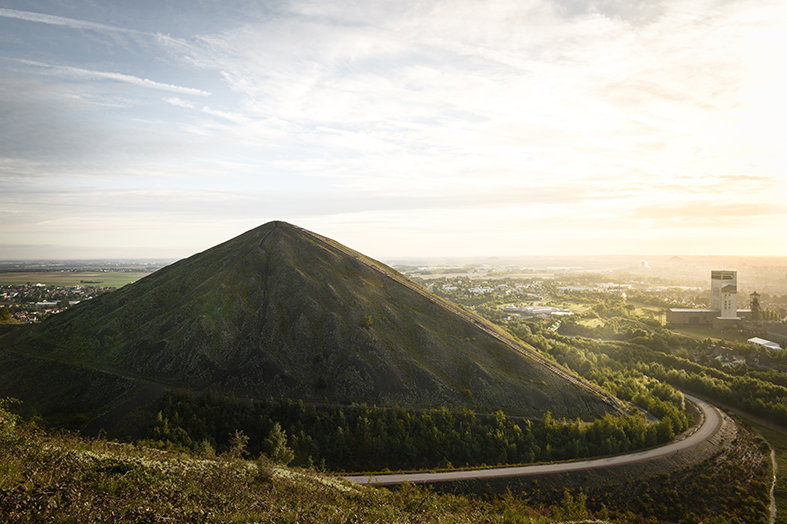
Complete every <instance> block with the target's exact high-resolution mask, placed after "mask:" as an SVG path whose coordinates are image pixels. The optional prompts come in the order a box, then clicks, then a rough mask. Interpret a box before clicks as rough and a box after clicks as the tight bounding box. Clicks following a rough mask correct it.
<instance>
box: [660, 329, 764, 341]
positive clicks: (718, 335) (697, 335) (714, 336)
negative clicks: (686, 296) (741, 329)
mask: <svg viewBox="0 0 787 524" xmlns="http://www.w3.org/2000/svg"><path fill="white" fill-rule="evenodd" d="M667 329H669V330H670V331H672V332H673V333H677V334H679V335H683V336H686V337H689V338H693V339H695V340H705V339H706V338H710V339H711V340H714V341H718V340H731V341H734V342H746V341H747V340H748V339H749V338H750V336H749V335H744V334H743V333H733V332H730V331H719V330H718V329H713V328H712V327H706V326H701V327H700V326H696V327H695V326H667Z"/></svg>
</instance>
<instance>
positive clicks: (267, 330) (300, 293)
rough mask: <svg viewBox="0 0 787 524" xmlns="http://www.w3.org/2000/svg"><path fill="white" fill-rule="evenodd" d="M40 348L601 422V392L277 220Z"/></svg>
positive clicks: (281, 389) (198, 382) (163, 369)
mask: <svg viewBox="0 0 787 524" xmlns="http://www.w3.org/2000/svg"><path fill="white" fill-rule="evenodd" d="M28 347H29V348H31V349H32V350H33V351H35V352H37V353H39V354H44V355H46V356H48V357H50V358H55V359H59V360H64V361H71V362H79V363H87V364H88V365H89V366H91V367H96V368H100V369H102V370H112V371H113V372H114V373H119V374H121V375H123V376H128V377H142V378H145V379H147V380H153V381H159V382H162V383H165V384H171V385H173V386H180V387H185V388H189V389H193V390H202V389H204V388H207V387H210V388H213V389H215V390H219V391H224V392H228V393H233V394H236V395H248V396H251V397H258V398H259V397H267V396H271V395H272V396H275V397H278V396H285V397H289V398H299V399H304V400H314V401H324V400H327V401H329V402H348V401H349V402H358V403H362V402H367V403H375V404H378V405H395V404H399V405H403V406H412V407H441V406H447V407H457V408H458V407H469V408H473V409H478V408H481V409H504V410H506V411H508V412H511V413H516V414H539V413H543V412H544V411H546V410H550V411H551V412H552V413H553V414H554V415H555V416H558V417H564V416H565V417H576V416H583V417H584V416H590V417H594V416H598V415H601V414H603V413H605V412H614V411H615V410H616V409H617V408H616V406H614V405H613V404H611V403H609V402H607V401H606V400H605V399H604V398H603V396H602V395H600V394H599V393H598V392H597V391H592V390H591V388H590V387H589V386H587V385H585V384H583V383H581V382H580V381H579V380H577V379H576V378H574V377H571V376H569V375H568V374H567V373H566V372H565V371H564V370H561V369H560V368H559V367H557V366H555V365H554V364H551V363H548V362H546V361H545V360H544V359H543V358H541V357H540V356H538V355H537V354H536V353H535V352H531V351H530V350H529V349H528V348H526V347H523V346H521V345H518V344H517V343H515V342H513V340H511V339H510V338H509V337H506V336H505V335H502V334H501V333H499V332H497V331H496V330H495V329H494V328H493V327H492V326H490V325H487V324H486V323H485V321H482V320H481V319H480V318H478V317H475V316H474V315H472V314H471V313H468V312H465V311H463V310H461V308H458V307H456V306H455V305H453V304H450V303H448V302H446V301H445V300H443V299H441V298H439V297H437V296H435V295H433V294H431V293H429V292H428V291H426V290H425V289H424V288H422V287H420V286H418V285H416V284H413V283H412V282H410V281H409V280H407V279H406V278H404V277H403V276H401V275H400V274H398V273H397V272H396V271H394V270H393V269H391V268H389V267H387V266H385V265H384V264H382V263H380V262H377V261H375V260H372V259H370V258H368V257H365V256H364V255H362V254H360V253H357V252H355V251H353V250H352V249H350V248H347V247H346V246H343V245H341V244H339V243H338V242H335V241H333V240H331V239H329V238H327V237H323V236H321V235H319V234H316V233H312V232H311V231H307V230H305V229H302V228H300V227H298V226H295V225H293V224H289V223H287V222H281V221H273V222H268V223H266V224H263V225H261V226H259V227H257V228H254V229H252V230H250V231H247V232H246V233H243V234H241V235H239V236H237V237H235V238H233V239H231V240H228V241H227V242H224V243H222V244H219V245H217V246H215V247H213V248H210V249H208V250H206V251H204V252H202V253H198V254H196V255H194V256H192V257H190V258H187V259H184V260H181V261H179V262H177V263H175V264H172V265H171V266H167V267H165V268H163V269H161V270H159V271H157V272H156V273H153V274H151V275H149V276H148V277H146V278H143V279H141V280H139V281H138V282H136V283H135V284H133V285H129V286H126V287H124V288H121V289H120V290H118V291H116V292H113V293H109V294H106V295H103V296H101V297H99V298H97V299H94V300H91V301H89V302H86V303H83V304H79V305H78V306H76V307H74V308H71V309H70V310H68V311H66V312H64V313H62V314H60V315H57V316H55V317H52V319H51V320H49V321H48V322H45V323H43V324H41V325H39V326H36V327H35V328H33V330H32V332H31V336H30V337H29V338H28Z"/></svg>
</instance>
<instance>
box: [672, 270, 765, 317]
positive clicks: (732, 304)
mask: <svg viewBox="0 0 787 524" xmlns="http://www.w3.org/2000/svg"><path fill="white" fill-rule="evenodd" d="M710 289H711V299H710V304H711V307H710V309H682V308H670V309H668V310H667V323H668V324H676V325H689V326H703V325H704V326H711V325H712V326H713V327H714V328H716V329H738V328H739V327H740V321H741V320H742V319H744V318H749V317H751V310H750V309H738V272H737V271H729V270H720V271H711V277H710Z"/></svg>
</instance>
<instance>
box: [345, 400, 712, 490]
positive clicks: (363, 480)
mask: <svg viewBox="0 0 787 524" xmlns="http://www.w3.org/2000/svg"><path fill="white" fill-rule="evenodd" d="M685 397H686V399H688V400H690V401H692V402H694V403H695V404H697V405H698V406H699V407H700V409H701V410H702V412H703V415H704V421H703V424H702V426H700V427H699V428H698V429H696V430H695V431H694V432H693V433H691V434H690V435H681V437H683V438H680V439H679V440H676V441H674V442H672V443H671V444H668V445H666V446H662V447H659V448H654V449H649V450H646V451H639V452H637V453H631V454H628V455H617V456H614V457H605V458H600V459H594V460H584V461H581V462H563V463H559V464H541V465H535V466H519V467H513V468H496V469H482V470H472V471H449V472H444V473H403V474H398V475H378V476H371V477H370V476H349V477H345V478H347V480H349V481H351V482H353V483H354V484H369V485H379V486H386V485H393V484H401V483H402V482H405V481H410V482H413V483H430V482H442V481H449V480H471V479H485V478H497V477H522V476H526V475H536V474H541V473H562V472H565V471H577V470H583V469H591V468H601V467H606V466H615V465H619V464H629V463H632V462H639V461H642V460H649V459H653V458H656V457H663V456H669V455H676V454H677V453H680V451H681V450H684V449H688V448H691V447H693V446H696V445H697V444H699V443H701V442H704V441H705V440H707V439H709V438H710V437H712V436H713V435H715V434H716V432H717V431H718V429H719V427H720V426H721V416H720V415H719V412H718V411H717V410H716V408H714V407H713V406H711V405H710V404H708V403H706V402H703V401H702V400H700V399H698V398H696V397H692V396H691V395H685Z"/></svg>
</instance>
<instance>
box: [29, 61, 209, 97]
mask: <svg viewBox="0 0 787 524" xmlns="http://www.w3.org/2000/svg"><path fill="white" fill-rule="evenodd" d="M18 62H19V63H21V64H26V65H32V66H37V67H41V68H46V69H48V70H49V71H53V72H55V73H60V74H62V75H63V76H68V77H72V78H77V79H79V80H114V81H117V82H123V83H126V84H131V85H135V86H138V87H144V88H146V89H157V90H160V91H170V92H173V93H180V94H184V95H194V96H210V95H211V93H210V92H208V91H203V90H201V89H195V88H192V87H183V86H178V85H172V84H164V83H161V82H155V81H153V80H149V79H147V78H140V77H138V76H134V75H127V74H124V73H114V72H108V71H94V70H90V69H83V68H80V67H70V66H53V65H49V64H44V63H41V62H35V61H32V60H18Z"/></svg>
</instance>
